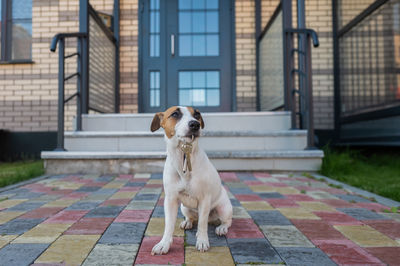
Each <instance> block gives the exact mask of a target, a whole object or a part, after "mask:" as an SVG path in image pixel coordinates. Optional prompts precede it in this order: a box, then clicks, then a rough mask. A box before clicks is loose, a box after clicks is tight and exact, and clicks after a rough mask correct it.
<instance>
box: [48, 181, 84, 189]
mask: <svg viewBox="0 0 400 266" xmlns="http://www.w3.org/2000/svg"><path fill="white" fill-rule="evenodd" d="M47 186H48V187H57V188H59V189H78V188H80V187H81V186H83V183H76V182H66V181H54V182H51V183H49V184H47Z"/></svg>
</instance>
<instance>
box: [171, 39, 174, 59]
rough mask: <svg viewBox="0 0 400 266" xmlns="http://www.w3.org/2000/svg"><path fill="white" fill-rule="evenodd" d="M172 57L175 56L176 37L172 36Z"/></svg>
mask: <svg viewBox="0 0 400 266" xmlns="http://www.w3.org/2000/svg"><path fill="white" fill-rule="evenodd" d="M171 55H172V56H175V35H174V34H171Z"/></svg>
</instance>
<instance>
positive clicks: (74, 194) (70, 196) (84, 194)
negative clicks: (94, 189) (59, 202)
mask: <svg viewBox="0 0 400 266" xmlns="http://www.w3.org/2000/svg"><path fill="white" fill-rule="evenodd" d="M89 194H90V193H88V192H72V193H69V194H68V195H66V196H65V198H68V199H83V198H85V197H87V196H88V195H89Z"/></svg>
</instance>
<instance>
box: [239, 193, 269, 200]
mask: <svg viewBox="0 0 400 266" xmlns="http://www.w3.org/2000/svg"><path fill="white" fill-rule="evenodd" d="M235 197H236V199H237V200H239V201H263V199H262V198H260V196H258V195H254V194H238V195H235Z"/></svg>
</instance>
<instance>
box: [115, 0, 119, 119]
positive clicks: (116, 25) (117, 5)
mask: <svg viewBox="0 0 400 266" xmlns="http://www.w3.org/2000/svg"><path fill="white" fill-rule="evenodd" d="M113 26H114V38H115V99H114V104H115V109H114V111H115V113H119V102H120V99H119V81H120V79H119V78H120V77H119V43H120V42H119V0H114V25H113Z"/></svg>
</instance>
